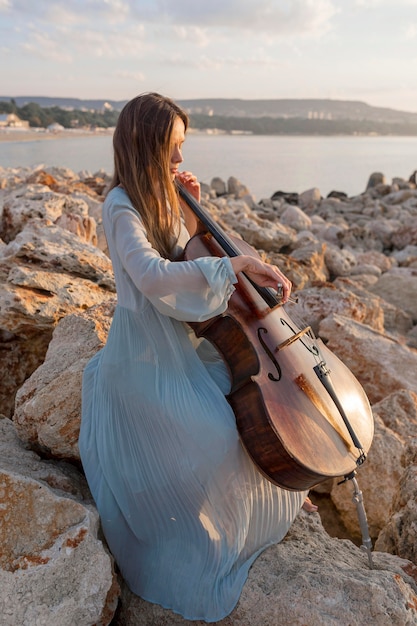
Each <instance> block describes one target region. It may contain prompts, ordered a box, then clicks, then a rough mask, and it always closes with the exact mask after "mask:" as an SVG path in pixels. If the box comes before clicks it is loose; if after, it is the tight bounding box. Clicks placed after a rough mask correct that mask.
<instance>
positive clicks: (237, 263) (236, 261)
mask: <svg viewBox="0 0 417 626" xmlns="http://www.w3.org/2000/svg"><path fill="white" fill-rule="evenodd" d="M230 262H231V263H232V267H233V270H234V272H235V274H238V273H239V272H244V273H245V274H246V276H247V277H248V278H250V279H251V280H252V281H253V282H254V283H256V284H257V285H259V286H260V287H271V288H272V289H275V290H276V291H277V290H278V291H280V288H279V285H282V302H283V303H285V302H287V301H288V298H289V297H290V294H291V288H292V284H291V281H290V280H289V279H288V278H287V277H286V276H285V275H284V274H283V273H282V272H281V270H280V269H279V268H278V267H277V266H276V265H271V264H270V263H265V262H264V261H262V259H260V258H258V257H254V256H250V255H245V254H242V255H239V256H236V257H232V258H231V259H230Z"/></svg>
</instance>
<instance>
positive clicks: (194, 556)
mask: <svg viewBox="0 0 417 626" xmlns="http://www.w3.org/2000/svg"><path fill="white" fill-rule="evenodd" d="M187 125H188V119H187V116H186V114H185V113H184V112H183V111H182V110H181V109H180V108H179V107H178V106H177V105H176V104H175V103H174V102H172V101H171V100H170V99H168V98H165V97H163V96H160V95H158V94H153V93H151V94H144V95H141V96H138V97H137V98H135V99H133V100H132V101H130V102H129V103H128V104H127V105H126V106H125V107H124V109H123V111H122V112H121V114H120V117H119V120H118V123H117V127H116V130H115V133H114V140H113V145H114V165H115V169H114V177H113V181H112V184H111V188H110V191H109V193H108V195H107V197H106V200H105V203H104V206H103V224H104V227H105V232H106V236H107V240H108V246H109V252H110V256H111V259H112V262H113V267H114V275H115V280H116V288H117V298H118V303H117V307H116V310H115V314H114V318H113V321H112V326H111V329H110V332H109V336H108V340H107V343H106V346H105V347H104V348H103V349H102V350H101V351H100V352H99V353H98V354H96V355H95V356H94V357H93V359H92V360H91V361H90V362H89V364H88V365H87V367H86V369H85V373H84V378H83V409H82V424H81V432H80V441H79V445H80V454H81V459H82V463H83V466H84V469H85V473H86V477H87V480H88V483H89V486H90V489H91V492H92V494H93V497H94V499H95V502H96V504H97V508H98V511H99V513H100V517H101V522H102V527H103V530H104V534H105V537H106V540H107V542H108V545H109V547H110V549H111V551H112V553H113V555H114V557H115V559H116V562H117V564H118V566H119V568H120V571H121V573H122V575H123V577H124V579H125V580H126V582H127V584H128V585H129V587H130V589H131V590H132V591H133V592H134V593H136V594H137V595H139V596H141V597H142V598H144V599H145V600H148V601H150V602H154V603H158V604H160V605H162V606H163V607H166V608H169V609H172V610H173V611H175V612H177V613H180V614H181V615H183V617H185V618H186V619H190V620H193V619H202V620H206V621H207V622H213V621H218V620H220V619H222V618H223V617H225V616H226V615H228V614H229V613H230V612H231V611H232V609H233V608H234V606H235V605H236V603H237V601H238V599H239V596H240V593H241V590H242V587H243V585H244V582H245V580H246V578H247V574H248V570H249V568H250V566H251V564H252V563H253V561H254V560H255V558H256V557H257V556H258V555H259V554H260V552H261V551H262V550H264V549H265V547H266V546H268V545H270V544H272V543H276V542H279V541H280V540H281V539H282V538H283V537H284V536H285V534H286V532H287V530H288V528H289V526H290V525H291V523H292V522H293V520H294V518H295V516H296V515H297V513H298V511H299V509H300V507H301V506H302V504H303V501H304V499H305V497H306V493H305V492H300V493H293V492H289V491H285V490H282V489H280V488H278V487H276V486H274V485H272V484H271V483H270V482H269V481H267V480H266V479H265V478H264V477H263V476H262V475H261V474H260V473H259V472H258V470H257V469H256V468H255V466H254V464H253V463H252V461H251V460H250V459H249V457H248V456H247V454H246V452H245V451H244V449H243V448H242V445H241V442H240V440H239V436H238V433H237V430H236V423H235V418H234V415H233V412H232V410H231V408H230V405H229V404H228V402H227V400H226V398H225V395H226V394H227V393H228V391H229V388H230V382H229V377H228V374H227V369H226V366H225V365H224V363H223V361H222V359H221V358H220V357H219V355H218V353H217V352H216V351H215V350H214V348H213V347H212V346H211V344H209V343H208V342H207V341H206V340H199V341H197V340H196V338H195V336H194V335H193V333H192V332H191V331H190V329H189V327H188V326H187V325H186V324H185V323H184V322H193V321H203V320H206V319H209V318H211V317H213V316H215V315H218V314H220V313H222V312H223V311H225V309H226V307H227V304H228V300H229V298H230V296H231V294H232V293H233V291H234V284H235V283H236V282H237V278H236V275H237V274H238V273H239V272H241V271H245V273H246V274H247V275H248V276H249V277H250V278H252V279H253V280H254V281H255V282H257V283H258V284H259V285H261V286H265V287H272V288H276V287H277V284H278V283H281V284H282V286H283V295H284V300H287V299H288V297H289V294H290V290H291V284H290V281H289V280H288V279H287V278H286V277H285V276H284V275H283V274H282V273H281V272H280V271H279V269H278V268H276V267H274V266H271V265H269V264H266V263H264V262H262V261H261V260H260V259H259V258H254V257H250V256H239V257H236V258H233V259H229V258H226V257H225V258H214V257H207V258H201V259H197V260H191V261H175V262H174V260H175V259H177V258H178V257H179V255H180V252H181V250H182V249H183V248H184V246H185V244H186V242H187V240H188V239H189V237H190V235H192V234H193V233H194V232H195V231H196V228H197V221H196V219H195V217H194V215H193V213H192V211H191V210H190V209H189V208H188V207H187V206H185V205H184V206H182V208H181V206H180V202H179V199H178V194H177V192H176V187H175V184H174V181H175V180H178V181H180V182H181V183H182V184H183V185H184V187H185V188H186V189H187V190H188V191H189V192H190V193H191V194H192V195H193V196H194V197H195V198H196V199H197V200H199V198H200V186H199V183H198V182H197V180H196V177H195V176H193V175H192V174H191V173H190V172H179V170H178V167H179V165H180V163H181V162H182V160H183V159H182V154H181V150H182V145H183V142H184V139H185V132H186V130H187Z"/></svg>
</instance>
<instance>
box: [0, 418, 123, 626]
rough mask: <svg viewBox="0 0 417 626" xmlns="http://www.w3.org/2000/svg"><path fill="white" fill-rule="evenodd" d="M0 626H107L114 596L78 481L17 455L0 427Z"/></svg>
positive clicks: (5, 426)
mask: <svg viewBox="0 0 417 626" xmlns="http://www.w3.org/2000/svg"><path fill="white" fill-rule="evenodd" d="M0 544H1V547H2V548H1V554H0V607H1V618H0V621H1V624H2V626H16V625H17V624H22V625H23V624H25V625H26V624H27V625H28V626H29V625H32V624H33V625H34V624H56V625H58V624H59V626H74V625H75V624H77V626H78V625H79V626H81V625H82V626H93V625H97V626H99V625H101V626H107V625H108V624H110V621H111V619H112V617H113V615H114V612H115V609H116V605H117V598H118V595H119V589H118V583H117V580H116V578H115V574H114V570H113V562H112V558H111V556H110V555H109V553H108V552H107V551H106V549H105V548H104V546H103V544H102V542H101V541H100V540H99V538H98V515H97V512H96V511H95V508H94V507H93V506H92V504H91V501H90V500H89V499H88V490H87V487H86V485H85V481H84V479H83V477H82V476H81V474H79V472H77V471H76V470H75V468H72V467H71V466H69V465H62V464H61V465H59V464H58V463H56V462H45V461H42V460H41V459H40V458H39V457H38V456H37V455H36V454H34V453H33V452H30V451H28V450H25V449H24V447H23V445H22V444H21V442H20V441H19V439H18V438H17V436H16V433H15V429H14V426H13V424H12V422H11V421H10V420H9V419H7V418H3V419H0Z"/></svg>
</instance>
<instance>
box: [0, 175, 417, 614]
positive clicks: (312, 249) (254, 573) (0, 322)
mask: <svg viewBox="0 0 417 626" xmlns="http://www.w3.org/2000/svg"><path fill="white" fill-rule="evenodd" d="M108 183H109V175H108V174H107V173H105V172H96V173H94V174H91V173H90V172H80V173H75V172H72V171H71V170H68V169H64V168H60V167H50V168H44V167H42V166H39V167H34V168H9V169H7V168H0V281H1V289H0V354H1V360H0V369H1V381H2V384H1V386H0V413H1V414H2V416H3V417H2V419H0V470H1V471H0V476H1V481H0V501H1V505H0V539H1V545H2V546H3V549H2V553H1V557H0V606H1V611H2V616H3V617H2V619H3V621H2V624H4V626H15V625H16V624H25V625H28V626H31V625H32V624H33V625H36V624H41V623H53V624H57V625H59V626H66V625H68V626H73V625H74V624H77V626H90V625H91V626H93V624H97V625H103V626H107V625H109V624H112V625H116V626H121V625H122V624H123V626H139V625H141V626H142V625H146V624H149V625H151V624H158V625H161V626H163V625H164V624H166V625H170V626H171V625H177V624H178V625H180V624H187V623H191V622H187V621H186V620H184V619H182V618H181V617H179V616H178V615H174V614H172V613H171V612H170V611H167V610H164V609H162V608H161V607H158V606H155V605H151V604H149V603H146V602H144V601H143V600H141V599H139V598H137V597H135V596H133V595H132V594H131V593H130V592H129V590H128V589H127V588H126V586H125V585H124V583H123V580H122V579H121V578H120V576H119V575H118V572H117V568H115V566H114V563H113V561H112V558H111V555H110V554H109V552H108V549H107V547H106V544H105V542H104V541H103V538H102V535H101V533H100V526H99V519H98V515H97V511H96V509H95V506H94V503H93V502H92V500H91V496H90V494H89V491H88V488H87V485H86V482H85V479H84V477H83V474H82V470H81V466H80V461H79V452H78V446H77V439H78V431H79V420H80V407H81V399H80V385H81V375H82V370H83V368H84V366H85V364H86V362H87V361H88V360H89V358H91V356H92V355H93V354H94V353H95V352H96V351H97V350H98V349H100V347H101V346H102V345H103V344H104V342H105V341H106V337H107V333H108V330H109V325H110V322H111V316H112V312H113V310H114V305H115V289H114V281H113V274H112V267H111V263H110V260H109V258H108V256H107V251H106V241H105V238H104V235H103V230H102V225H101V206H102V201H103V197H104V194H105V191H106V188H107V185H108ZM202 204H203V206H205V207H206V208H207V209H208V210H209V211H210V213H211V215H212V216H213V217H214V219H215V220H217V221H218V222H219V223H220V224H221V225H222V226H224V227H226V229H227V230H228V232H230V233H231V234H236V235H237V236H241V237H243V238H244V239H245V240H246V241H247V242H248V243H249V244H251V245H252V246H253V247H254V248H256V250H258V252H259V253H260V254H261V255H262V256H263V257H264V258H266V259H268V260H269V261H271V262H273V263H276V264H278V265H279V266H280V267H281V268H282V269H283V270H284V272H285V273H286V274H287V275H288V277H289V278H290V279H291V280H292V281H293V284H294V293H295V294H296V295H297V297H298V302H297V304H295V305H292V306H293V311H294V313H296V314H297V315H299V316H300V317H302V318H303V319H304V320H305V321H306V323H308V324H309V325H310V326H311V327H312V328H313V330H314V331H315V333H316V335H317V336H318V337H319V338H320V339H321V340H323V341H324V342H325V343H326V344H327V347H328V348H329V349H330V350H331V351H332V352H334V353H335V354H336V355H337V356H338V357H339V358H340V359H341V360H342V361H344V362H345V364H346V365H347V366H348V367H349V368H350V369H351V371H352V372H353V373H354V374H355V376H356V377H357V378H358V380H359V382H360V383H361V384H362V386H363V388H364V389H365V391H366V393H367V395H368V398H369V400H370V403H371V406H372V413H373V417H374V426H375V435H374V440H373V444H372V446H371V449H370V451H369V455H368V459H367V461H366V462H365V464H364V465H363V466H362V467H361V468H360V470H358V480H359V484H360V487H361V490H362V492H363V495H364V502H365V507H366V512H367V517H368V525H369V531H370V535H371V538H372V541H373V544H374V552H373V563H374V568H373V569H370V568H369V564H368V561H367V555H366V554H365V553H364V551H363V550H362V549H361V548H360V547H358V546H359V545H360V543H361V532H360V528H359V524H358V518H357V512H356V508H355V506H354V504H353V503H352V485H351V484H350V481H348V483H345V484H342V485H339V484H337V483H338V481H337V480H336V479H332V480H329V481H327V482H326V483H322V484H321V485H320V486H319V487H317V489H316V490H315V492H314V493H313V495H312V497H313V499H315V500H317V501H319V504H320V509H319V513H314V514H307V513H306V512H304V511H301V512H300V514H299V516H298V518H297V520H296V522H295V523H294V525H293V527H292V529H291V530H290V532H289V534H288V536H287V537H286V538H285V540H284V541H283V542H282V543H281V544H279V545H277V546H271V547H270V548H268V549H267V550H266V551H265V552H264V553H263V554H262V555H261V556H260V557H259V558H258V559H257V561H256V562H255V564H254V566H253V567H252V569H251V571H250V574H249V578H248V581H247V583H246V585H245V587H244V591H243V593H242V597H241V599H240V601H239V603H238V605H237V607H236V609H235V610H234V611H233V612H232V614H231V615H230V616H229V617H228V618H226V619H224V620H222V621H221V622H218V623H219V624H221V626H247V625H248V624H251V626H258V625H259V626H265V624H268V623H270V624H274V626H280V625H284V624H285V625H288V624H291V626H297V625H299V626H301V625H303V624H319V623H320V624H323V625H324V626H333V625H335V624H340V623H346V624H350V626H356V625H357V626H359V625H362V624H364V623H372V624H375V625H376V626H391V625H393V624H394V625H398V626H405V625H412V624H417V541H416V529H417V376H416V372H417V187H416V180H415V174H412V175H411V176H410V177H409V178H405V179H399V178H397V179H395V180H393V181H386V180H385V178H384V176H383V174H380V173H375V174H373V175H371V176H370V178H369V183H368V186H367V189H366V190H364V192H363V193H362V194H359V195H357V196H355V197H347V196H346V195H345V194H343V193H333V194H330V196H329V197H327V198H323V197H322V196H321V194H320V191H319V190H318V189H310V190H307V191H305V192H304V193H301V194H289V193H286V192H285V191H277V192H276V193H275V194H274V195H273V196H272V197H271V198H264V199H261V200H260V201H259V202H256V201H255V199H254V197H253V196H252V195H251V193H250V190H249V189H248V188H246V187H245V185H244V184H242V183H241V182H239V181H238V180H236V179H235V178H229V179H228V180H227V181H224V180H222V179H221V178H215V179H213V180H212V181H210V183H209V184H204V185H203V200H202ZM193 623H194V624H197V625H199V624H201V625H202V624H203V622H193Z"/></svg>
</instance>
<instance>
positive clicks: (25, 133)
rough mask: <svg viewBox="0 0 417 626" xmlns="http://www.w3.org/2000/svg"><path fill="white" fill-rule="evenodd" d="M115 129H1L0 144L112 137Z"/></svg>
mask: <svg viewBox="0 0 417 626" xmlns="http://www.w3.org/2000/svg"><path fill="white" fill-rule="evenodd" d="M113 131H114V129H113V128H102V129H100V130H92V131H89V130H73V129H64V130H59V131H49V130H46V129H39V130H36V129H24V130H21V129H16V128H14V129H10V128H7V129H0V142H11V141H44V140H51V139H67V138H69V137H101V136H103V135H112V134H113Z"/></svg>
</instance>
